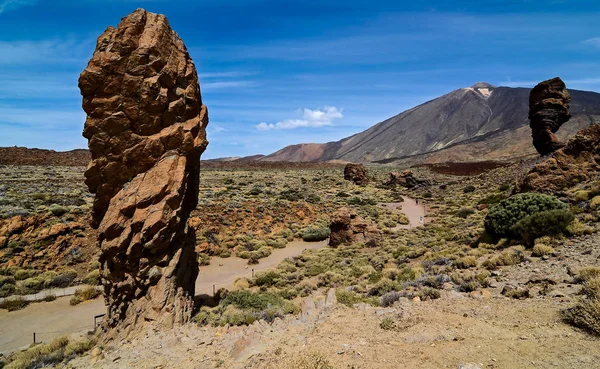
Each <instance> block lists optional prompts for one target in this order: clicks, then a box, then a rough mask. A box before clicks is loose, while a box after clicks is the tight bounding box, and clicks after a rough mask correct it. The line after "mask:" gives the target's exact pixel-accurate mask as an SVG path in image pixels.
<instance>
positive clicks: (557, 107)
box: [529, 77, 571, 155]
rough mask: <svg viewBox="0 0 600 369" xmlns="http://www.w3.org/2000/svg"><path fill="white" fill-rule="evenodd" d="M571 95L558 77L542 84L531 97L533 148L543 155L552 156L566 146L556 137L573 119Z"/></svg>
mask: <svg viewBox="0 0 600 369" xmlns="http://www.w3.org/2000/svg"><path fill="white" fill-rule="evenodd" d="M570 102H571V95H570V94H569V91H567V87H566V86H565V83H564V82H563V81H562V80H561V79H560V78H558V77H556V78H553V79H550V80H547V81H543V82H540V83H539V84H538V85H537V86H535V87H534V88H533V89H532V90H531V93H530V95H529V120H530V124H529V125H530V127H531V136H532V137H533V146H535V149H536V150H537V151H538V152H539V153H540V154H541V155H547V154H550V153H552V152H554V151H556V150H558V149H560V148H561V147H563V146H564V145H563V144H562V143H560V142H559V141H558V138H557V137H556V136H555V135H554V133H556V131H558V129H559V128H560V127H561V126H562V125H563V124H564V123H565V122H567V121H568V120H569V119H570V118H571V114H570V113H569V103H570Z"/></svg>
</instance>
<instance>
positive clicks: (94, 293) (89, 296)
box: [69, 286, 100, 305]
mask: <svg viewBox="0 0 600 369" xmlns="http://www.w3.org/2000/svg"><path fill="white" fill-rule="evenodd" d="M99 295H100V292H99V291H98V290H97V289H96V288H95V287H91V286H88V287H84V288H78V289H77V290H75V295H74V296H73V297H71V300H70V301H69V304H71V305H77V304H79V303H81V302H84V301H87V300H93V299H95V298H96V297H98V296H99Z"/></svg>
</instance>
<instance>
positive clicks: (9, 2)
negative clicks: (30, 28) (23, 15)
mask: <svg viewBox="0 0 600 369" xmlns="http://www.w3.org/2000/svg"><path fill="white" fill-rule="evenodd" d="M37 2H38V0H2V1H0V14H2V13H4V12H5V11H7V10H10V9H16V8H20V7H22V6H27V5H35V4H36V3H37Z"/></svg>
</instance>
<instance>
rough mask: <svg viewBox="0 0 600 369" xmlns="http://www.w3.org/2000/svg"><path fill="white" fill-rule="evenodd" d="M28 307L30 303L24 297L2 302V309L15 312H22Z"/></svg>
mask: <svg viewBox="0 0 600 369" xmlns="http://www.w3.org/2000/svg"><path fill="white" fill-rule="evenodd" d="M27 305H29V301H27V300H25V299H24V298H22V297H17V298H14V299H5V300H4V301H2V302H0V309H5V310H8V311H15V310H21V309H23V308H24V307H26V306H27Z"/></svg>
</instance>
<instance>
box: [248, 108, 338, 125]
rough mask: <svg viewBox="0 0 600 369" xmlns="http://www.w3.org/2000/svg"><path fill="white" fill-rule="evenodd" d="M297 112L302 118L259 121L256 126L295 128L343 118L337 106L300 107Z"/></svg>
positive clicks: (324, 123)
mask: <svg viewBox="0 0 600 369" xmlns="http://www.w3.org/2000/svg"><path fill="white" fill-rule="evenodd" d="M297 114H298V115H299V116H301V119H286V120H282V121H279V122H277V123H266V122H261V123H259V124H258V125H257V126H256V128H257V129H258V130H261V131H270V130H273V129H294V128H309V127H324V126H331V125H333V120H334V119H339V118H343V117H344V115H343V114H342V111H341V110H339V109H338V108H336V107H335V106H326V107H324V108H321V109H315V110H312V109H307V108H305V109H299V110H298V112H297Z"/></svg>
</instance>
